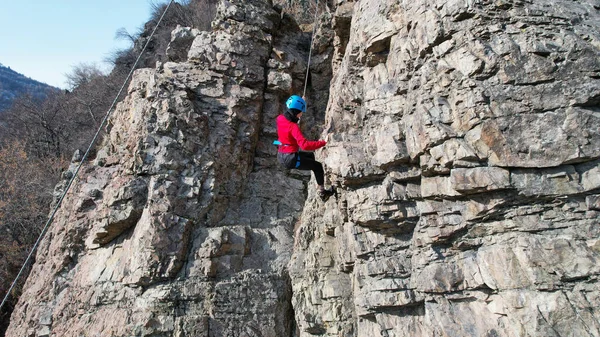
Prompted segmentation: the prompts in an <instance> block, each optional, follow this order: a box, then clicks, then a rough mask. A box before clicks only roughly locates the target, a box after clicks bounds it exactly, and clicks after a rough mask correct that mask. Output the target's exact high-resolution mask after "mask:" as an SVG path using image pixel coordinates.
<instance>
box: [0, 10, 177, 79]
mask: <svg viewBox="0 0 600 337" xmlns="http://www.w3.org/2000/svg"><path fill="white" fill-rule="evenodd" d="M166 2H167V1H166V0H16V1H15V0H0V63H1V64H2V65H4V66H5V67H10V68H11V69H12V70H14V71H16V72H18V73H21V74H23V75H25V76H27V77H30V78H32V79H34V80H37V81H40V82H44V83H47V84H50V85H52V86H56V87H59V88H67V83H66V77H65V74H68V73H70V72H71V70H72V69H73V67H74V66H77V65H80V64H95V65H97V66H99V67H100V68H101V69H103V70H105V71H108V70H109V69H110V66H109V64H108V63H106V62H105V59H106V58H107V57H108V56H109V55H110V54H111V53H112V52H114V51H116V50H119V49H125V48H127V47H129V46H131V42H128V41H125V40H123V39H121V40H117V39H115V34H116V32H117V30H119V29H120V28H125V29H126V30H127V32H129V33H131V34H133V33H136V32H137V31H138V29H139V28H141V27H142V26H143V25H144V23H146V21H148V19H149V18H150V15H151V12H152V3H166Z"/></svg>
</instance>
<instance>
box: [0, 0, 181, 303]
mask: <svg viewBox="0 0 600 337" xmlns="http://www.w3.org/2000/svg"><path fill="white" fill-rule="evenodd" d="M173 2H175V0H171V1H170V2H169V4H168V5H167V7H166V8H165V11H164V12H163V14H162V16H161V17H160V19H159V20H158V22H157V23H156V26H155V27H154V30H152V33H151V34H150V37H149V38H148V40H147V41H146V44H145V45H144V48H142V51H141V52H140V55H139V56H138V58H137V60H136V61H135V63H134V64H133V67H131V71H130V72H129V74H128V75H127V78H126V79H125V82H124V83H123V85H122V86H121V89H120V90H119V92H118V93H117V96H116V97H115V99H114V101H113V102H112V105H111V106H110V108H109V109H108V111H107V112H106V115H105V116H104V119H102V123H100V127H99V128H98V131H96V134H95V135H94V138H92V141H91V142H90V145H89V146H88V148H87V151H85V154H84V155H83V157H82V158H81V162H80V163H79V165H78V166H77V168H76V169H75V172H74V173H73V176H72V177H71V180H69V183H68V184H67V186H66V187H65V190H64V192H63V193H62V195H61V196H60V199H58V202H57V203H56V206H55V207H54V209H53V210H52V213H51V215H50V217H49V218H48V221H46V225H45V226H44V228H43V229H42V232H41V233H40V236H39V237H38V239H37V241H36V242H35V244H34V245H33V248H31V251H30V252H29V255H28V256H27V259H25V262H24V263H23V266H22V267H21V270H19V273H18V274H17V277H16V278H15V280H14V281H13V283H12V284H11V286H10V288H9V289H8V291H7V292H6V295H5V296H4V299H3V300H2V303H1V304H0V311H1V310H2V308H3V307H4V304H5V303H6V301H7V300H8V297H9V296H10V293H11V292H12V291H13V289H14V287H15V285H16V284H17V281H18V280H19V278H20V277H21V274H23V271H24V270H25V268H26V266H27V264H28V263H29V260H30V259H31V256H32V255H33V252H34V251H35V250H36V248H37V246H38V245H39V244H40V241H41V240H42V237H44V234H46V231H47V230H48V227H50V225H51V224H52V222H53V220H54V216H55V215H56V213H57V212H58V209H59V208H60V206H61V204H62V202H63V200H64V199H65V196H66V195H67V192H69V189H70V188H71V186H72V185H73V182H74V181H75V179H76V178H77V174H78V173H79V170H80V169H81V166H83V163H84V162H85V160H86V159H87V157H88V155H89V154H90V152H91V150H92V147H93V146H94V144H95V143H96V141H97V140H98V136H99V135H100V132H101V131H102V128H103V127H104V124H106V121H107V120H108V117H110V115H111V112H112V110H113V108H114V107H115V105H116V104H117V100H118V99H119V96H121V93H122V92H123V90H124V89H125V85H127V82H128V81H129V79H130V78H131V76H132V75H133V71H134V70H135V68H136V66H137V64H138V62H139V61H140V59H141V58H142V55H143V54H144V52H145V51H146V47H148V44H150V41H151V40H152V37H153V36H154V33H156V29H157V28H158V26H159V25H160V23H161V21H162V20H163V18H164V17H165V14H167V11H168V10H169V8H170V7H171V5H172V4H173Z"/></svg>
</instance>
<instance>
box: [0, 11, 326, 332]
mask: <svg viewBox="0 0 600 337" xmlns="http://www.w3.org/2000/svg"><path fill="white" fill-rule="evenodd" d="M213 27H214V29H213V31H211V32H203V31H199V30H192V29H187V28H184V27H178V28H177V29H175V30H174V31H173V34H172V41H171V44H170V45H169V48H168V49H167V51H166V54H167V56H168V58H169V60H170V61H169V62H165V63H162V64H159V65H157V67H156V69H142V70H138V71H137V72H136V73H135V76H134V78H133V80H132V83H131V85H130V87H129V91H128V95H127V97H126V98H125V100H124V101H123V102H122V103H120V104H119V105H118V107H117V109H116V111H114V113H113V115H112V117H111V119H110V121H109V126H108V133H107V137H106V139H105V141H104V143H103V144H102V146H100V148H99V149H98V151H97V155H96V157H95V159H94V161H93V162H90V163H85V165H84V167H83V169H82V172H81V175H80V179H79V181H78V183H77V184H76V186H75V187H74V188H73V190H72V191H71V192H70V193H69V194H68V197H67V199H66V200H65V202H64V203H63V207H62V208H61V210H60V213H59V214H58V215H57V217H56V222H55V223H54V224H53V227H52V229H51V230H50V231H49V232H48V234H47V235H46V237H45V239H44V241H43V243H42V245H41V246H40V248H39V251H38V255H37V263H36V264H35V266H34V267H33V271H32V273H31V277H30V278H29V279H28V282H27V285H26V287H25V291H24V293H23V295H22V298H21V302H20V304H19V306H18V307H17V308H16V309H15V312H14V314H13V316H12V322H11V326H10V329H9V331H8V333H7V336H19V337H22V336H84V335H85V336H207V337H208V336H211V337H212V336H290V335H292V333H293V331H295V326H294V317H293V309H292V307H291V284H290V279H289V276H288V273H287V272H286V270H287V264H288V262H289V258H290V255H291V252H292V246H293V228H294V225H295V223H296V222H297V220H298V218H299V216H300V213H301V211H302V207H303V204H304V201H305V198H306V184H307V182H308V178H309V177H307V176H306V175H302V174H297V173H293V174H290V172H287V171H285V170H282V169H280V168H279V166H278V164H277V163H276V159H275V156H274V154H275V153H276V148H275V147H274V146H273V145H271V142H272V141H273V140H274V139H275V138H276V135H275V129H274V125H273V121H274V119H275V117H276V116H277V115H278V114H279V112H280V109H281V107H282V105H283V102H284V101H285V99H287V97H288V96H289V95H290V94H292V93H293V92H297V91H295V90H301V88H302V83H304V76H305V75H304V73H305V69H306V60H307V51H308V46H306V45H303V44H301V42H304V43H306V42H307V41H308V40H307V39H306V38H305V35H306V34H305V33H303V32H302V31H300V30H299V28H298V26H297V25H295V24H294V23H293V22H292V21H290V18H289V17H284V18H283V20H282V18H281V15H280V13H279V12H277V11H276V10H275V9H274V8H273V6H272V4H271V3H270V2H268V1H258V0H255V1H224V2H221V3H220V4H219V6H218V9H217V15H216V19H215V21H214V22H213ZM284 32H285V34H283V33H284ZM298 41H301V42H298ZM300 47H301V48H300ZM320 67H321V68H322V69H324V71H326V70H327V66H326V64H324V65H322V66H320ZM329 69H330V66H329ZM329 71H330V70H329ZM318 75H319V71H318V70H315V76H318ZM322 76H324V75H322ZM325 94H326V93H325ZM311 95H312V94H311ZM326 100H327V98H325V102H324V103H321V105H319V104H318V103H317V104H315V103H313V104H312V107H313V109H312V110H311V112H312V113H313V114H314V115H316V112H317V111H318V110H317V109H321V110H320V111H321V114H320V116H319V117H316V118H315V119H317V118H320V119H321V120H324V110H325V106H324V104H325V103H326ZM314 124H317V123H314ZM319 131H320V130H319Z"/></svg>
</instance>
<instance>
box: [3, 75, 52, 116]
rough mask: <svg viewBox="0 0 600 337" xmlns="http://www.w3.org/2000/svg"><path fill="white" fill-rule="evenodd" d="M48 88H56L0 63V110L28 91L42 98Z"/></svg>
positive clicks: (6, 107)
mask: <svg viewBox="0 0 600 337" xmlns="http://www.w3.org/2000/svg"><path fill="white" fill-rule="evenodd" d="M49 89H50V90H52V89H55V90H57V89H56V88H54V87H52V86H50V85H47V84H45V83H41V82H38V81H36V80H33V79H31V78H29V77H27V76H25V75H22V74H19V73H18V72H16V71H14V70H12V69H10V68H8V67H5V66H3V65H2V64H0V112H2V111H4V110H6V109H8V108H9V107H10V105H11V104H12V102H13V100H14V99H15V98H17V97H18V96H20V95H22V94H24V93H27V92H30V93H32V94H33V95H34V96H36V97H38V98H40V99H43V98H45V97H46V92H47V91H48V90H49Z"/></svg>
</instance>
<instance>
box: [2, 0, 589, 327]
mask: <svg viewBox="0 0 600 337" xmlns="http://www.w3.org/2000/svg"><path fill="white" fill-rule="evenodd" d="M327 6H328V7H327V11H324V14H323V15H322V17H321V21H320V23H319V27H318V28H319V29H318V30H317V36H316V37H315V45H314V50H315V55H313V62H314V63H313V64H311V69H312V72H311V76H310V81H309V83H310V86H309V88H310V90H309V93H308V98H309V107H310V110H309V112H308V113H307V114H305V118H304V119H306V120H307V121H305V122H304V124H305V125H303V128H304V129H305V131H306V132H305V133H306V134H307V136H309V138H313V139H314V138H318V137H319V134H321V135H322V137H323V138H327V139H328V140H329V142H328V144H327V146H326V147H325V148H324V150H320V151H317V158H319V159H320V160H322V161H323V162H324V163H325V166H326V171H327V175H328V179H329V181H330V182H331V183H332V184H334V185H336V187H337V191H338V193H337V195H336V196H335V197H332V198H330V200H328V201H327V202H325V203H323V202H322V201H320V200H319V199H318V198H317V197H316V195H315V189H314V184H313V183H312V182H311V183H308V182H309V179H310V178H309V177H310V176H309V175H306V174H302V172H295V171H291V172H286V171H285V170H282V169H280V168H279V166H278V165H277V163H276V159H275V151H276V150H275V148H274V147H273V146H272V145H270V144H271V142H272V141H273V140H274V139H275V138H276V133H275V131H276V130H275V129H274V123H273V120H274V118H275V117H276V116H277V114H278V113H279V112H280V109H281V107H282V105H283V102H284V100H285V99H286V98H287V96H289V95H290V94H292V93H299V92H301V90H302V87H303V84H304V76H305V71H306V60H307V56H308V55H307V53H308V50H309V43H310V39H309V38H307V35H306V34H305V33H302V31H301V30H300V29H299V27H298V26H297V25H296V24H295V23H294V22H293V21H292V20H291V18H290V16H289V15H285V14H284V15H282V13H281V12H280V11H278V10H276V9H274V7H273V4H272V2H271V1H267V0H250V1H242V0H229V1H222V2H221V3H220V4H219V5H218V9H217V14H216V18H215V20H214V21H213V30H212V31H211V32H202V31H198V30H193V29H188V28H185V27H178V28H177V29H176V30H174V31H173V34H172V42H171V45H170V46H169V48H168V49H167V50H166V55H167V56H168V58H169V60H170V62H167V63H164V64H158V65H157V67H156V69H142V70H138V71H137V72H136V74H135V76H134V79H133V81H132V84H131V86H130V88H129V93H128V96H127V98H126V99H125V101H124V102H122V103H121V104H120V105H119V106H118V108H117V110H116V111H115V112H114V114H113V116H112V118H111V120H110V125H109V132H108V136H107V138H106V139H105V141H104V143H103V144H102V146H101V147H100V148H99V150H98V153H97V155H96V158H95V159H94V161H93V162H90V163H86V164H85V165H84V170H83V172H82V173H83V174H82V175H81V178H80V179H79V182H78V183H77V184H76V186H75V188H74V189H73V190H72V191H71V192H70V193H69V195H68V198H67V200H66V201H65V203H64V204H63V207H62V209H61V211H60V214H59V216H58V217H57V219H56V222H55V223H54V225H53V227H52V229H51V230H50V231H49V232H48V234H47V235H46V237H45V239H44V241H43V243H42V245H41V246H40V248H39V251H38V254H37V262H36V264H35V265H34V268H33V271H32V273H31V276H30V278H29V279H28V281H27V284H26V288H25V290H24V294H23V295H22V297H21V300H20V302H19V305H18V306H17V308H16V309H15V312H14V313H13V316H12V319H11V326H10V328H9V331H8V332H7V336H11V337H17V336H18V337H22V336H77V337H79V336H148V337H150V336H152V337H161V336H178V337H183V336H200V337H202V336H204V337H217V336H218V337H221V336H231V337H238V336H240V337H241V336H248V337H250V336H257V337H258V336H261V337H280V336H296V337H308V336H315V335H317V336H340V337H341V336H343V337H350V336H357V337H358V336H360V337H384V336H385V337H400V336H413V337H414V336H423V337H425V336H473V337H475V336H489V337H492V336H507V337H508V336H600V323H598V322H600V311H599V310H598V309H597V308H598V307H599V306H600V284H599V283H598V275H600V265H599V264H598V259H599V258H600V241H599V238H600V226H599V222H600V221H599V220H598V216H599V215H600V214H599V211H600V110H599V109H598V104H599V103H600V99H599V98H600V80H599V78H600V13H599V12H598V11H599V9H600V7H599V6H598V4H597V3H596V2H594V1H591V0H590V1H579V2H573V1H544V0H541V1H536V2H535V3H534V2H525V1H502V0H501V1H495V2H489V1H453V0H451V1H437V2H436V1H425V0H415V1H405V2H398V1H379V0H363V1H355V2H353V1H341V0H338V1H334V2H329V3H328V4H327ZM326 106H327V109H326V114H323V113H322V112H323V111H325V107H326ZM321 128H323V130H321Z"/></svg>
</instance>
